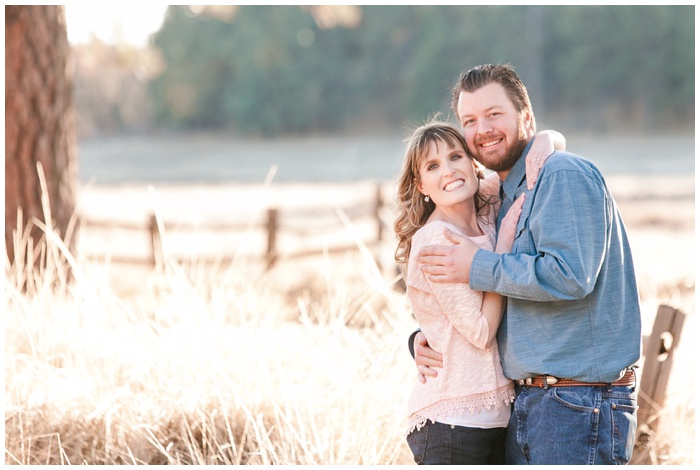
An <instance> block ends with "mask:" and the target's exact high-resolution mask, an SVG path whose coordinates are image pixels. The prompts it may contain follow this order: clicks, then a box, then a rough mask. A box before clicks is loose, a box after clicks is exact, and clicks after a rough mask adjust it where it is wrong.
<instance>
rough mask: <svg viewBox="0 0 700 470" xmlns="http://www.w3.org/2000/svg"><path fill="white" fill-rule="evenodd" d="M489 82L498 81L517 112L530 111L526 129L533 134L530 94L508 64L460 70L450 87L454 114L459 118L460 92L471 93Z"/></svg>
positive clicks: (534, 127) (533, 118)
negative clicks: (452, 86) (454, 83)
mask: <svg viewBox="0 0 700 470" xmlns="http://www.w3.org/2000/svg"><path fill="white" fill-rule="evenodd" d="M490 83H498V84H500V85H501V86H502V87H503V89H504V90H505V91H506V94H507V95H508V97H509V98H510V101H511V102H512V103H513V106H515V109H516V110H517V111H518V113H521V112H523V111H529V112H530V117H531V120H530V128H529V129H528V130H531V131H532V133H533V134H534V133H535V132H536V130H537V127H536V125H535V114H534V113H533V112H532V104H531V103H530V96H529V95H528V94H527V88H525V85H524V84H523V82H522V80H520V77H518V75H517V74H516V73H515V68H513V66H512V65H510V64H506V65H501V64H497V65H494V64H485V65H479V66H477V67H474V68H473V69H471V70H468V71H466V72H462V74H461V75H460V77H459V80H458V81H457V84H456V85H455V86H454V88H452V109H453V110H454V112H455V116H457V117H458V118H459V113H458V112H457V102H458V101H459V95H460V93H461V92H463V91H466V92H467V93H473V92H475V91H476V90H478V89H479V88H482V87H483V86H486V85H488V84H490Z"/></svg>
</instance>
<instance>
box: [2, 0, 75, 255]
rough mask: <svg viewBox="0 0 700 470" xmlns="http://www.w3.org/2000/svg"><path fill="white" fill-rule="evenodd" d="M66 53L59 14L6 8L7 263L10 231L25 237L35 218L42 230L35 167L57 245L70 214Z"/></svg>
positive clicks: (71, 127)
mask: <svg viewBox="0 0 700 470" xmlns="http://www.w3.org/2000/svg"><path fill="white" fill-rule="evenodd" d="M69 52H70V51H69V45H68V38H67V35H66V22H65V13H64V8H63V7H62V6H60V5H23V6H18V5H13V6H5V247H6V249H7V254H8V257H9V260H10V262H13V261H14V258H15V251H14V246H13V245H14V244H13V231H17V230H18V229H19V230H21V231H24V230H25V227H27V223H28V222H29V223H31V221H32V218H33V217H36V218H37V219H39V220H40V221H42V222H44V223H46V222H47V220H45V219H46V218H47V217H45V214H44V212H45V211H44V210H43V209H42V203H41V196H42V190H41V185H40V180H39V174H38V171H37V162H39V163H41V166H42V168H43V173H44V175H45V178H46V186H47V196H48V198H49V202H50V208H51V212H50V216H51V223H52V225H53V227H54V229H55V230H56V231H57V232H58V234H59V235H60V236H61V238H63V237H64V236H65V235H66V229H67V228H68V224H69V221H70V218H71V216H72V215H73V212H74V210H75V193H76V184H77V161H76V142H75V139H76V135H75V122H74V116H73V105H72V88H71V87H72V81H71V76H70V73H69V67H68V58H69ZM20 208H21V209H22V212H23V221H22V226H20V227H18V225H17V224H18V220H17V219H18V217H17V212H18V209H20ZM46 215H48V214H46ZM31 233H32V238H33V240H34V243H35V244H36V242H37V241H38V240H39V238H40V237H41V236H42V235H43V232H42V231H41V230H39V229H38V228H37V227H33V228H32V232H31ZM73 239H74V238H73ZM69 245H72V243H69ZM69 248H71V249H72V246H69Z"/></svg>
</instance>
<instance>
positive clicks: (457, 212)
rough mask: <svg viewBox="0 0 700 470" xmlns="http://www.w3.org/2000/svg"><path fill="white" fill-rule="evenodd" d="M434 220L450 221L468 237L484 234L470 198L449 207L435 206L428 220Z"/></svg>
mask: <svg viewBox="0 0 700 470" xmlns="http://www.w3.org/2000/svg"><path fill="white" fill-rule="evenodd" d="M435 220H440V221H442V222H447V223H450V224H452V225H454V226H455V227H457V228H458V229H460V230H461V231H462V232H464V234H465V235H467V236H469V237H478V236H481V235H483V234H484V232H483V230H481V227H480V226H479V221H478V219H477V215H476V207H474V200H472V199H470V200H469V201H465V202H464V203H461V204H457V205H454V206H449V207H444V206H436V207H435V210H434V211H433V213H432V214H430V217H429V218H428V222H433V221H435Z"/></svg>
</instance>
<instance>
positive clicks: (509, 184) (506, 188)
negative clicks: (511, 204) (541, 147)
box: [501, 138, 535, 201]
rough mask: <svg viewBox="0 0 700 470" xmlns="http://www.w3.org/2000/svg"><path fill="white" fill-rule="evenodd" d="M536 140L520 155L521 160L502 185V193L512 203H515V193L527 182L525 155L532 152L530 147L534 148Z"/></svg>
mask: <svg viewBox="0 0 700 470" xmlns="http://www.w3.org/2000/svg"><path fill="white" fill-rule="evenodd" d="M534 140H535V139H534V138H533V139H530V141H529V142H528V143H527V145H526V146H525V149H524V150H523V153H522V154H520V158H518V160H517V161H516V162H515V165H513V168H511V169H510V171H509V172H508V176H506V180H505V181H504V182H503V184H501V191H503V195H504V196H505V197H507V198H508V199H509V200H511V201H515V196H516V194H515V192H516V191H517V189H518V188H519V187H520V185H521V184H522V182H523V181H524V180H525V155H527V152H529V151H530V147H532V142H533V141H534Z"/></svg>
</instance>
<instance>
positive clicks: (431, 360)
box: [408, 330, 442, 383]
mask: <svg viewBox="0 0 700 470" xmlns="http://www.w3.org/2000/svg"><path fill="white" fill-rule="evenodd" d="M408 349H409V350H410V351H411V355H412V356H414V358H415V360H416V368H418V380H420V382H421V383H425V380H426V376H429V377H437V375H438V373H437V371H436V370H435V368H441V367H442V354H440V353H439V352H437V351H435V350H433V349H431V348H430V346H429V345H428V339H427V338H426V337H425V335H424V334H423V332H422V331H420V330H417V331H415V332H414V333H413V334H412V335H411V336H410V338H409V340H408ZM414 352H415V354H414Z"/></svg>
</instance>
